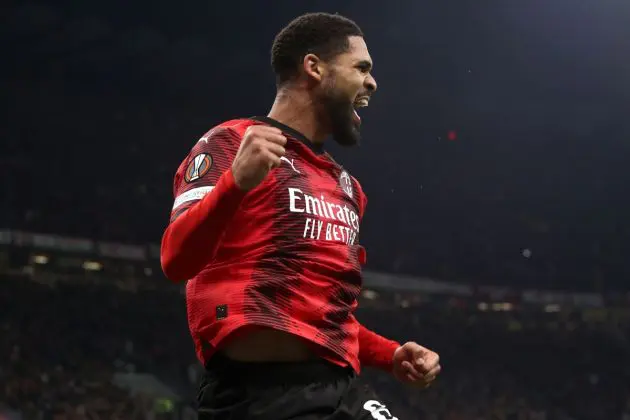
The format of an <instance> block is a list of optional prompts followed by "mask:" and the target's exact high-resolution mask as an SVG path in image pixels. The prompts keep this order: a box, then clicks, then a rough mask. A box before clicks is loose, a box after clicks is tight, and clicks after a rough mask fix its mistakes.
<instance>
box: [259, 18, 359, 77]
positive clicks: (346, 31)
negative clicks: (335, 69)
mask: <svg viewBox="0 0 630 420" xmlns="http://www.w3.org/2000/svg"><path fill="white" fill-rule="evenodd" d="M351 36H360V37H362V36H363V32H362V31H361V28H359V25H357V24H356V23H355V22H354V21H352V20H350V19H348V18H346V17H343V16H341V15H338V14H330V13H307V14H304V15H302V16H298V17H297V18H295V19H294V20H292V21H291V22H290V23H289V24H288V25H287V26H286V27H284V28H283V29H282V30H281V31H280V32H279V33H278V35H276V37H275V39H274V40H273V45H272V47H271V67H272V68H273V71H274V73H275V74H276V84H277V85H278V86H281V85H283V84H284V83H286V82H287V81H289V80H291V79H293V78H294V77H295V76H296V75H297V74H298V69H299V66H300V64H301V62H302V60H303V58H304V56H305V55H307V54H316V55H317V56H318V57H320V58H321V59H322V60H329V59H331V58H334V57H335V56H336V55H338V54H341V53H343V52H345V51H347V50H348V48H349V47H350V43H349V42H348V37H351Z"/></svg>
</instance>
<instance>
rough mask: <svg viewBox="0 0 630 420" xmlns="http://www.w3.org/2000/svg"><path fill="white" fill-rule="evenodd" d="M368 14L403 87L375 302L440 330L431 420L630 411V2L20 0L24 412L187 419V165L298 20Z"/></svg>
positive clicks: (258, 89)
mask: <svg viewBox="0 0 630 420" xmlns="http://www.w3.org/2000/svg"><path fill="white" fill-rule="evenodd" d="M306 11H331V12H339V13H342V14H345V15H347V16H349V17H352V18H354V19H355V20H357V22H358V23H359V24H360V25H361V26H362V27H363V29H364V31H365V32H366V37H367V41H368V45H369V47H370V50H371V53H372V56H373V58H374V60H375V77H376V79H377V81H378V82H379V92H378V93H377V95H375V98H374V102H373V104H372V106H371V107H370V109H368V110H366V111H365V116H364V118H363V119H364V142H363V144H362V145H361V147H360V148H359V149H357V150H334V154H335V155H336V156H338V157H339V160H341V161H343V162H344V164H345V166H347V167H348V168H350V169H351V171H352V172H353V174H354V175H355V176H357V177H358V178H359V179H360V180H361V182H362V184H363V186H364V189H365V190H366V193H367V194H368V197H369V205H368V211H367V214H366V218H365V224H364V229H363V230H362V234H363V236H362V241H363V242H364V245H365V246H366V248H367V251H368V267H367V272H366V274H365V290H364V293H363V298H362V302H361V309H360V312H359V314H358V317H359V318H360V320H361V321H362V322H363V323H365V324H366V325H367V326H368V327H371V328H373V329H375V330H376V331H378V332H380V333H382V334H384V335H387V336H391V337H394V338H396V339H399V340H405V339H416V340H418V341H419V342H421V343H424V344H426V345H427V346H428V347H431V348H433V349H435V350H437V351H438V352H440V354H441V356H442V359H443V368H444V371H443V374H442V377H441V378H440V379H439V380H438V382H437V384H436V385H435V386H434V387H432V388H430V389H429V390H427V391H424V392H414V391H410V390H408V389H405V388H403V387H401V386H399V385H398V384H396V383H394V382H393V381H391V380H390V379H389V378H388V377H387V376H386V375H383V374H380V373H378V372H371V371H368V372H366V373H365V375H363V376H364V380H366V381H371V382H372V383H373V384H374V386H375V387H376V388H377V390H378V391H379V393H380V394H382V396H383V399H384V400H385V401H387V402H388V405H389V406H391V409H392V412H393V413H395V414H396V415H397V417H398V418H400V419H401V420H402V419H427V420H482V419H483V420H485V419H489V420H494V419H497V420H512V419H514V420H554V419H560V420H569V419H575V420H577V419H589V420H598V419H602V420H618V419H619V420H629V419H630V341H629V338H630V259H629V258H628V255H629V251H630V221H629V217H628V215H629V214H630V198H629V197H630V195H629V194H628V187H627V185H628V184H629V183H630V172H629V171H628V161H629V159H630V118H628V114H629V110H630V99H629V98H630V59H629V58H628V57H630V25H628V24H627V22H628V21H630V20H629V19H630V4H629V3H628V2H626V1H622V0H585V1H584V2H579V3H577V2H574V1H569V0H552V1H542V0H532V1H530V2H513V1H508V2H504V1H501V2H500V1H491V2H486V3H484V4H480V3H479V2H472V1H469V0H458V1H457V2H455V3H452V2H428V1H420V2H412V1H405V2H402V3H397V4H396V5H393V4H392V5H387V4H386V3H384V2H376V1H367V2H365V1H363V2H358V1H354V0H352V1H344V2H332V1H329V0H326V1H324V0H322V1H317V2H316V1H302V2H288V1H281V2H273V3H272V2H253V1H251V2H231V3H230V2H228V3H221V4H214V3H212V2H201V1H197V0H195V1H190V2H186V3H185V4H173V3H172V2H166V1H163V0H157V1H154V2H145V1H139V2H133V3H128V2H123V1H108V2H104V1H96V0H95V1H92V2H83V3H80V2H73V1H64V0H57V1H40V2H28V1H26V2H17V1H12V2H9V3H7V4H4V5H3V6H2V14H1V19H2V26H1V27H0V33H2V41H1V42H2V51H3V60H2V61H3V65H2V66H0V74H1V75H2V77H1V78H0V83H1V86H2V93H3V94H2V102H3V109H5V111H4V112H3V113H1V114H0V118H1V119H2V120H1V121H2V128H3V133H2V140H1V141H0V177H1V179H2V181H1V182H0V188H1V192H2V195H1V197H2V200H1V202H0V215H1V217H0V419H3V420H4V419H5V418H6V419H11V420H13V419H187V418H194V415H193V413H192V411H191V409H190V404H191V402H192V400H193V399H194V396H195V389H196V386H197V383H198V379H199V373H200V370H199V369H200V367H199V366H198V363H197V362H196V360H195V358H194V353H193V349H192V343H191V340H190V338H189V336H188V331H187V325H186V316H185V305H184V299H183V295H182V289H181V287H179V286H176V285H172V284H170V283H169V282H168V281H167V280H166V279H164V277H163V276H162V275H161V271H160V266H159V248H158V242H159V240H160V235H161V233H162V230H163V228H164V226H165V224H166V223H167V220H168V214H169V210H170V208H171V205H172V197H171V184H172V176H173V174H174V172H175V170H176V168H177V165H178V164H179V162H180V160H181V159H182V158H183V157H184V156H185V155H186V153H187V152H188V150H189V149H190V147H191V145H192V144H194V142H195V141H196V140H197V139H198V138H199V137H200V136H201V134H203V132H205V131H206V130H207V129H208V128H210V127H211V126H213V125H214V124H216V123H218V122H220V121H221V120H224V119H228V118H232V117H239V116H249V115H255V114H265V113H266V112H267V110H268V108H269V106H270V104H271V100H272V98H273V94H274V85H273V77H272V74H271V70H270V66H269V58H268V55H269V54H268V52H269V48H270V45H271V40H272V38H273V36H274V35H275V33H276V32H277V31H278V30H279V28H281V27H282V25H284V24H285V23H286V22H288V21H289V20H290V19H292V18H293V17H295V16H296V15H298V14H300V13H303V12H306Z"/></svg>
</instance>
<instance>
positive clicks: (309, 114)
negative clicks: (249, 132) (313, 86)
mask: <svg viewBox="0 0 630 420" xmlns="http://www.w3.org/2000/svg"><path fill="white" fill-rule="evenodd" d="M267 116H268V117H269V118H273V119H274V120H276V121H278V122H280V123H282V124H284V125H286V126H289V127H291V128H292V129H294V130H296V131H298V132H300V133H302V134H303V135H304V136H305V137H306V138H307V139H309V140H310V141H312V142H313V143H323V141H324V140H325V139H326V137H327V136H328V133H327V132H326V130H324V129H323V127H322V126H321V124H320V123H319V122H318V119H317V115H316V112H315V105H314V103H313V101H312V99H311V98H310V96H309V95H308V94H307V93H306V92H301V91H295V90H288V89H280V90H278V93H277V94H276V99H275V100H274V102H273V105H272V107H271V110H270V111H269V114H267Z"/></svg>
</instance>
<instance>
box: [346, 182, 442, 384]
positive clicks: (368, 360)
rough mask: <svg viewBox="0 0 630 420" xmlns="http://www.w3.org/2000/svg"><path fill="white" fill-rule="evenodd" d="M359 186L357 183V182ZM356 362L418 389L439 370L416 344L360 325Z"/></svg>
mask: <svg viewBox="0 0 630 420" xmlns="http://www.w3.org/2000/svg"><path fill="white" fill-rule="evenodd" d="M357 184H358V182H357ZM358 186H359V219H360V220H362V219H363V214H364V213H365V207H366V205H367V197H366V195H365V194H364V193H363V189H362V188H361V186H360V184H358ZM359 361H360V362H361V365H362V366H372V367H376V368H380V369H383V370H386V371H388V372H391V373H392V374H393V375H394V377H396V379H398V380H399V381H401V382H403V383H407V384H410V385H413V386H417V387H420V388H426V387H428V386H429V385H431V383H432V382H433V381H434V380H435V378H436V376H437V375H438V374H439V373H440V371H441V370H442V368H441V366H440V356H439V355H438V354H437V353H436V352H434V351H432V350H429V349H427V348H425V347H423V346H421V345H419V344H418V343H416V342H413V341H408V342H406V343H405V344H403V345H400V344H399V343H398V342H396V341H393V340H389V339H387V338H385V337H383V336H380V335H378V334H377V333H375V332H374V331H370V330H369V329H367V328H366V327H364V326H363V325H361V324H359Z"/></svg>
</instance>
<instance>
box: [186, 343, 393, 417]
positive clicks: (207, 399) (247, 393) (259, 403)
mask: <svg viewBox="0 0 630 420" xmlns="http://www.w3.org/2000/svg"><path fill="white" fill-rule="evenodd" d="M197 400H198V403H199V406H198V413H199V417H198V418H199V419H200V420H324V419H326V420H346V419H347V420H350V419H365V420H374V419H377V420H398V419H397V417H395V416H394V415H392V414H391V413H390V412H389V410H388V409H387V408H385V405H384V404H382V403H381V402H380V400H379V399H378V397H377V396H376V394H375V393H374V391H372V389H371V388H369V387H368V386H366V385H362V384H360V383H359V381H358V379H357V376H356V374H355V373H354V371H352V369H350V368H343V367H340V366H335V365H333V364H331V363H328V362H326V361H323V360H321V361H320V360H316V361H308V362H294V363H275V362H274V363H247V362H236V361H233V360H230V359H228V358H227V357H225V356H223V355H221V354H216V355H215V356H213V357H212V359H211V360H210V361H209V363H208V364H207V366H206V373H205V375H204V378H203V381H202V383H201V387H200V389H199V394H198V396H197Z"/></svg>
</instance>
